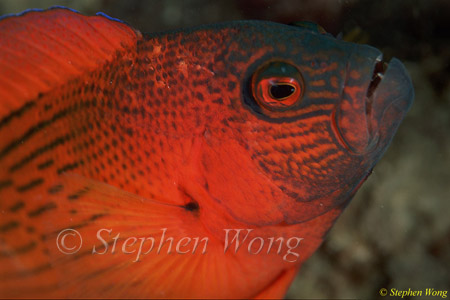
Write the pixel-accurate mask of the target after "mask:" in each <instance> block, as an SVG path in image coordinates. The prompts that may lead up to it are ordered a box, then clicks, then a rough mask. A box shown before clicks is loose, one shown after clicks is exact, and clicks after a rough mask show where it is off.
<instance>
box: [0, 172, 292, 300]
mask: <svg viewBox="0 0 450 300" xmlns="http://www.w3.org/2000/svg"><path fill="white" fill-rule="evenodd" d="M52 184H53V185H52V189H53V191H52V193H51V194H48V193H47V194H46V193H45V192H44V191H43V192H38V191H37V190H34V193H33V197H29V199H27V203H26V204H25V206H26V207H25V208H23V207H22V208H21V210H17V208H15V212H14V213H11V214H6V215H5V218H4V220H3V222H6V223H2V224H4V225H3V226H2V228H3V234H2V236H1V237H2V239H1V240H0V262H1V264H0V295H2V296H4V297H33V298H35V297H39V298H41V297H51V298H55V297H56V298H62V297H64V298H66V297H70V298H73V297H75V298H79V297H94V298H96V297H102V298H105V297H106V298H113V297H114V298H117V297H127V298H135V297H138V298H142V297H146V298H148V297H151V298H180V297H183V296H184V297H185V296H187V295H189V296H190V297H194V298H198V297H207V298H215V297H220V298H235V297H242V296H245V298H250V297H252V296H254V295H255V291H263V290H265V289H267V288H268V287H271V286H273V288H269V290H268V291H267V292H265V293H264V294H263V295H262V296H263V297H264V296H271V295H281V293H282V291H283V290H284V289H285V288H286V283H287V281H286V280H285V279H284V278H285V277H286V276H283V275H281V277H283V278H282V279H281V281H282V282H281V281H280V280H279V279H276V278H277V275H276V274H277V273H279V270H278V268H279V267H278V265H277V264H274V263H269V264H267V266H266V267H264V268H263V269H262V270H261V269H260V268H257V267H256V266H258V265H260V263H261V261H266V262H267V261H268V260H270V259H276V261H279V260H281V258H280V257H279V256H278V255H267V256H266V255H261V256H259V255H252V254H249V253H248V252H247V251H240V252H237V254H236V253H233V252H232V251H228V252H226V253H225V254H224V246H223V244H222V242H221V241H219V240H217V239H215V238H214V237H213V236H212V235H210V234H209V232H208V231H207V230H206V229H205V227H204V226H203V224H202V222H201V220H200V218H199V211H195V210H192V209H191V208H189V207H184V206H179V205H173V204H167V203H162V202H159V201H157V199H146V198H143V197H140V196H138V195H135V194H132V193H129V192H126V191H124V190H121V189H118V188H116V187H113V186H111V185H108V184H105V183H101V182H98V181H94V180H91V179H88V178H85V177H82V176H80V175H76V174H63V175H61V176H60V177H59V178H58V179H57V182H54V183H52ZM56 187H58V188H57V189H56ZM33 202H34V203H35V204H36V205H37V209H34V208H33V209H32V210H31V211H26V208H27V206H28V205H30V204H32V203H33ZM36 202H39V203H36ZM19 212H26V214H25V215H22V217H20V218H19V217H18V213H19ZM8 224H15V226H14V227H13V228H12V227H11V226H9V227H7V226H6V225H8ZM30 228H32V231H30ZM66 229H74V230H76V231H77V233H75V232H73V231H71V232H69V235H67V236H66V238H65V240H64V241H63V240H62V238H61V235H60V233H61V232H65V231H64V230H66ZM66 233H67V232H66ZM77 234H79V236H81V239H82V243H80V242H79V240H78V235H77ZM99 235H100V237H101V239H100V238H99ZM62 236H64V233H63V235H62ZM116 237H117V238H116ZM152 237H153V238H154V242H152V240H151V238H152ZM183 238H184V240H183ZM170 239H172V241H170ZM127 240H128V242H127ZM80 245H81V246H80ZM152 245H153V246H152ZM78 246H80V247H79V249H78ZM151 247H153V249H152V250H150V249H151ZM177 247H178V248H177ZM74 249H75V250H76V251H75V252H74V253H73V254H67V253H64V252H68V253H71V252H72V251H73V250H74ZM94 249H95V252H96V253H93V251H94ZM113 249H115V250H113ZM177 249H178V250H177ZM270 266H273V268H272V267H270ZM287 272H288V273H289V271H287ZM281 274H283V272H282V273H281ZM288 277H289V276H288ZM288 279H289V278H288ZM274 280H275V281H274ZM80 287H82V288H80Z"/></svg>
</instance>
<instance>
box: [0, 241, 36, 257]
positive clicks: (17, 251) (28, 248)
mask: <svg viewBox="0 0 450 300" xmlns="http://www.w3.org/2000/svg"><path fill="white" fill-rule="evenodd" d="M36 246H37V243H36V242H35V241H31V242H29V243H28V244H25V245H23V246H20V247H18V248H16V249H14V250H12V251H4V250H3V251H1V252H0V257H11V256H14V255H20V254H25V253H27V252H30V251H32V250H34V249H35V248H36Z"/></svg>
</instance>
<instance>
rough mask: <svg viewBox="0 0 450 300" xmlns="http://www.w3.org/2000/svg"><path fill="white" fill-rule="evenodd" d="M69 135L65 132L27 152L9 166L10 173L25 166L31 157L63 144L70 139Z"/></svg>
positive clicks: (33, 157)
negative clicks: (29, 152) (27, 153)
mask: <svg viewBox="0 0 450 300" xmlns="http://www.w3.org/2000/svg"><path fill="white" fill-rule="evenodd" d="M71 136H72V134H66V135H64V136H62V137H58V138H57V139H55V140H54V141H52V142H51V143H49V144H47V145H44V146H42V147H40V148H38V149H37V150H34V151H33V152H32V153H31V154H29V155H28V156H26V157H24V158H22V159H21V160H20V161H19V162H17V163H15V164H14V165H12V166H11V167H10V168H9V172H10V173H12V172H14V171H17V170H19V169H20V168H22V167H23V166H25V165H26V164H27V163H29V162H30V161H32V160H33V159H35V158H36V157H38V156H39V155H41V154H43V153H45V152H47V151H49V150H52V149H53V148H55V147H56V146H59V145H62V144H64V143H65V142H66V141H68V140H70V138H71Z"/></svg>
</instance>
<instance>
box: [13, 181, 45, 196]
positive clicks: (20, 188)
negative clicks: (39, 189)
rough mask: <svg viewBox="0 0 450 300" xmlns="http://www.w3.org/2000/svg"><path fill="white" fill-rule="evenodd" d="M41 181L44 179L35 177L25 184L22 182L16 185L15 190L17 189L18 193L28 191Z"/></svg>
mask: <svg viewBox="0 0 450 300" xmlns="http://www.w3.org/2000/svg"><path fill="white" fill-rule="evenodd" d="M42 183H44V179H42V178H36V179H33V180H31V181H30V182H29V183H26V184H24V185H21V186H18V187H17V188H16V190H17V191H18V192H19V193H24V192H26V191H28V190H30V189H32V188H34V187H36V186H39V185H41V184H42Z"/></svg>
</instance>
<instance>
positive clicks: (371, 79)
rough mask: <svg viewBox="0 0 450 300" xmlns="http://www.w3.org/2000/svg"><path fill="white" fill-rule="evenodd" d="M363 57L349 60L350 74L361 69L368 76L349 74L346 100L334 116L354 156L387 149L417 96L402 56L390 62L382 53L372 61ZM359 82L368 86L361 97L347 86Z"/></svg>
mask: <svg viewBox="0 0 450 300" xmlns="http://www.w3.org/2000/svg"><path fill="white" fill-rule="evenodd" d="M361 57H362V56H356V55H355V57H354V58H353V59H352V60H350V61H349V63H348V64H349V65H348V66H347V74H348V73H349V72H350V71H351V70H357V71H363V72H364V73H365V75H362V76H361V79H359V78H357V79H355V78H351V77H349V76H348V75H347V77H346V79H345V85H344V87H343V92H342V99H341V101H340V102H339V103H338V104H337V106H336V108H335V110H334V112H333V116H332V119H333V126H332V127H333V129H334V131H335V136H336V137H337V138H338V140H339V142H340V143H341V145H342V146H343V147H344V148H345V149H346V150H347V151H348V152H349V153H351V154H352V155H367V154H371V153H374V152H377V153H380V152H383V149H382V148H383V147H384V148H386V147H385V146H386V145H387V144H388V143H389V142H390V140H391V139H392V137H393V135H394V133H395V131H396V129H397V127H398V125H399V124H400V122H401V121H402V120H403V118H404V116H405V114H406V112H407V111H408V110H409V108H410V106H411V104H412V101H413V97H414V92H413V88H412V81H411V78H410V77H409V74H408V72H407V71H406V68H405V67H404V65H403V64H402V63H401V62H400V61H399V60H398V59H396V58H392V59H391V60H390V61H389V62H386V61H384V60H383V55H382V54H381V53H380V52H378V53H376V55H373V56H372V59H370V61H368V57H367V56H366V58H365V60H364V59H362V58H361ZM355 85H359V86H362V87H364V88H363V89H362V90H361V93H360V94H358V97H355V96H354V95H353V96H350V91H347V87H349V90H351V89H352V87H354V86H355ZM393 111H395V113H394V112H393ZM388 115H389V116H390V117H387V116H388ZM345 118H346V119H347V124H346V122H345V121H344V120H345ZM348 120H351V124H350V125H349V124H348V123H349V121H348Z"/></svg>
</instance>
